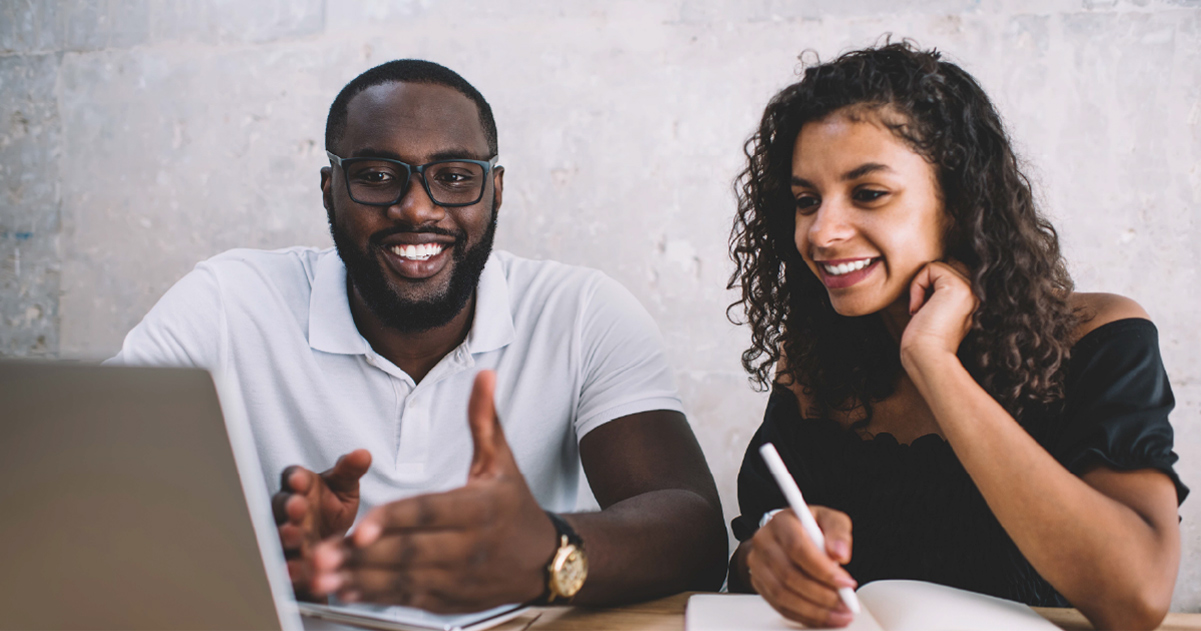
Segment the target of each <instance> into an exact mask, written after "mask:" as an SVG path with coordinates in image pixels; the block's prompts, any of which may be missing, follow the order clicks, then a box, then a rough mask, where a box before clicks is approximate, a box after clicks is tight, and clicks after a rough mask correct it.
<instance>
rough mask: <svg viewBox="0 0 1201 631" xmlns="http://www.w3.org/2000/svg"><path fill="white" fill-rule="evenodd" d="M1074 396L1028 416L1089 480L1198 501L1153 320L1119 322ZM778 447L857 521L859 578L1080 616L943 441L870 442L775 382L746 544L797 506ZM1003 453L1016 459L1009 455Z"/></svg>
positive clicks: (736, 526)
mask: <svg viewBox="0 0 1201 631" xmlns="http://www.w3.org/2000/svg"><path fill="white" fill-rule="evenodd" d="M1065 388H1066V390H1065V397H1064V400H1063V401H1062V402H1061V403H1060V404H1058V405H1056V406H1048V407H1045V408H1039V409H1035V410H1032V411H1030V412H1027V413H1025V414H1023V417H1022V419H1021V420H1020V422H1021V424H1022V426H1023V427H1024V428H1025V429H1026V431H1028V432H1029V433H1030V434H1031V436H1033V437H1034V439H1035V440H1037V441H1038V443H1039V444H1040V445H1042V446H1043V447H1044V448H1045V449H1046V450H1047V451H1048V452H1050V453H1051V455H1052V456H1054V457H1055V459H1056V460H1058V461H1059V462H1060V463H1061V464H1063V466H1064V467H1065V468H1067V469H1068V470H1069V471H1071V472H1072V473H1075V474H1077V475H1079V474H1080V473H1082V472H1083V471H1085V470H1086V469H1088V468H1089V467H1090V466H1093V465H1096V464H1100V465H1104V466H1107V467H1112V468H1114V469H1118V470H1134V469H1147V468H1151V469H1158V470H1160V471H1163V472H1164V473H1165V474H1167V475H1168V477H1170V478H1171V479H1172V482H1173V483H1174V484H1175V485H1176V497H1177V501H1178V502H1183V501H1184V498H1185V497H1186V496H1187V495H1188V488H1187V487H1185V486H1184V484H1182V483H1181V481H1180V478H1179V477H1178V476H1177V475H1176V472H1175V471H1174V470H1173V468H1172V465H1173V463H1175V462H1176V459H1177V456H1176V454H1175V453H1173V452H1172V426H1171V425H1170V424H1169V423H1168V412H1170V411H1171V410H1172V407H1173V405H1174V400H1173V397H1172V390H1171V387H1170V386H1169V384H1168V377H1167V373H1166V372H1165V371H1164V368H1163V361H1162V360H1161V358H1160V354H1159V342H1158V333H1157V330H1156V328H1155V325H1154V324H1152V323H1151V322H1150V321H1149V320H1143V319H1127V320H1118V321H1115V322H1110V323H1108V324H1105V325H1102V326H1100V327H1098V328H1097V329H1095V330H1093V331H1092V332H1090V333H1089V334H1087V335H1085V336H1084V337H1083V338H1081V339H1080V340H1079V341H1078V342H1077V343H1076V345H1075V346H1074V347H1073V349H1072V356H1071V361H1070V364H1069V366H1068V373H1067V381H1066V384H1065ZM764 442H771V443H773V444H774V445H775V446H776V448H777V449H778V450H779V452H780V456H781V457H782V458H783V459H784V462H785V464H787V465H788V469H789V471H790V472H791V473H792V475H793V477H794V478H796V481H797V484H798V486H800V488H801V491H802V492H803V493H804V494H805V498H806V500H807V501H808V502H809V503H810V504H813V505H821V506H829V507H831V508H835V509H838V510H840V511H843V512H845V513H847V514H848V515H849V516H850V517H851V520H852V523H853V524H854V544H853V549H852V558H851V562H850V563H849V564H847V566H846V569H847V571H848V572H850V574H851V576H853V577H855V580H857V581H858V582H859V583H860V584H864V583H868V582H871V581H874V580H880V579H893V578H907V579H916V580H923V581H930V582H934V583H940V584H943V585H950V586H953V587H959V588H962V589H967V590H971V591H975V592H980V593H984V594H990V595H993V596H999V597H1001V598H1008V599H1010V600H1017V601H1021V602H1024V603H1027V604H1029V605H1035V606H1061V607H1062V606H1069V604H1068V602H1067V601H1066V600H1065V599H1064V598H1063V596H1061V595H1060V594H1059V593H1058V592H1057V591H1055V588H1053V587H1051V585H1050V584H1049V583H1048V582H1047V581H1046V580H1045V579H1043V577H1042V576H1040V575H1039V574H1038V572H1036V571H1035V570H1034V568H1033V567H1031V565H1030V563H1029V562H1028V561H1026V559H1025V557H1023V556H1022V553H1021V552H1020V551H1019V550H1018V548H1017V546H1016V545H1015V544H1014V543H1013V540H1012V539H1010V538H1009V535H1008V534H1006V532H1005V530H1004V528H1002V527H1001V524H1000V523H999V522H998V521H997V519H996V518H995V517H994V516H993V514H992V511H991V510H989V508H988V505H987V504H986V503H985V502H984V497H983V496H982V495H981V494H980V491H979V490H978V489H977V488H976V485H975V484H974V483H973V482H972V479H971V477H970V476H969V475H968V474H967V472H966V471H965V470H964V468H963V465H961V464H960V463H959V460H958V459H957V458H956V457H955V453H954V452H953V451H952V450H951V447H950V445H949V444H948V443H947V442H946V441H944V440H943V439H942V438H940V437H938V436H937V435H934V434H930V435H927V436H922V437H920V438H917V439H916V440H914V441H913V442H911V443H910V444H908V445H901V444H899V443H897V441H896V439H895V438H894V437H893V436H892V435H891V434H883V433H882V434H877V435H875V436H874V437H873V438H871V439H863V438H861V437H860V436H859V435H858V434H856V433H854V432H853V431H850V430H846V429H844V428H843V427H842V426H840V425H839V424H838V423H836V422H835V421H833V420H829V419H822V418H818V419H808V418H804V417H803V416H802V415H801V412H800V410H799V407H798V403H797V400H796V397H795V396H794V395H793V394H792V392H791V391H790V390H788V389H787V388H785V387H782V386H776V387H775V388H774V389H773V390H772V393H771V398H770V399H769V400H768V403H767V411H766V414H765V416H764V419H763V424H762V425H761V426H760V427H759V430H758V431H757V432H755V435H754V437H753V438H752V439H751V443H750V446H749V447H748V448H747V452H746V456H745V457H744V458H743V461H742V469H741V470H740V472H739V474H738V503H739V508H740V509H741V513H742V514H741V515H740V516H739V517H738V518H736V519H735V520H734V521H733V524H732V525H733V530H734V535H735V536H736V537H737V538H738V539H739V540H740V541H745V540H746V539H749V538H750V537H751V536H752V535H754V533H755V530H756V529H758V525H759V519H760V517H762V515H763V514H764V513H765V512H767V511H769V510H772V509H775V508H781V507H783V506H786V504H787V503H786V502H785V500H784V497H783V496H782V495H781V493H780V491H779V489H778V488H777V487H776V483H775V481H774V480H773V479H772V477H771V474H770V472H768V470H767V467H766V465H764V463H763V460H762V458H760V456H759V446H760V445H762V444H763V443H764ZM996 457H998V458H1003V457H1005V455H1004V454H1002V453H998V454H996Z"/></svg>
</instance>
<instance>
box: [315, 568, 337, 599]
mask: <svg viewBox="0 0 1201 631" xmlns="http://www.w3.org/2000/svg"><path fill="white" fill-rule="evenodd" d="M341 586H342V577H341V576H338V575H337V574H335V573H333V572H322V573H321V574H318V575H317V576H316V577H315V578H313V591H315V592H317V593H318V594H331V593H333V592H335V591H337V590H338V588H339V587H341Z"/></svg>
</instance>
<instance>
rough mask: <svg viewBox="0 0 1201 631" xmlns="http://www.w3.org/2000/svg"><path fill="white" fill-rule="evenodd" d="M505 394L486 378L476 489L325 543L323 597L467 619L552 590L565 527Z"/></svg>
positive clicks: (320, 564)
mask: <svg viewBox="0 0 1201 631" xmlns="http://www.w3.org/2000/svg"><path fill="white" fill-rule="evenodd" d="M495 388H496V373H494V372H492V371H481V372H480V373H479V374H478V375H477V376H476V379H475V385H474V387H473V389H472V392H471V400H470V402H469V404H468V408H467V417H468V419H467V420H468V424H469V425H470V427H471V435H472V439H473V441H474V454H473V455H472V459H471V468H470V470H469V473H468V477H467V483H466V485H464V486H463V487H461V488H458V489H454V490H452V491H448V492H445V493H434V494H429V495H421V496H417V497H412V498H408V499H404V500H400V501H397V502H393V503H390V504H386V505H384V506H380V507H378V508H375V509H373V510H372V511H371V512H370V513H368V514H367V516H366V517H364V518H363V521H362V522H361V523H360V524H359V526H358V527H357V528H356V529H355V532H354V533H353V534H352V536H350V537H349V538H347V539H345V540H341V541H339V540H325V541H323V542H321V543H320V544H319V545H318V546H317V547H316V549H315V550H314V555H313V566H314V568H315V575H314V577H313V581H312V589H313V593H314V594H316V595H319V596H320V595H326V594H336V595H337V596H338V597H339V598H341V599H343V600H346V601H366V602H373V603H381V604H384V603H386V604H399V605H407V606H410V607H420V608H422V609H426V610H429V611H436V612H464V611H479V610H483V609H487V608H490V607H495V606H498V605H502V604H505V603H513V602H526V601H530V600H533V599H534V598H537V597H538V596H540V595H541V594H542V593H543V591H544V588H545V576H544V569H545V567H546V563H547V562H548V561H549V560H550V557H551V555H552V554H553V553H554V551H555V528H554V525H553V524H551V521H550V519H549V518H548V517H547V516H546V514H545V513H544V512H543V511H542V508H541V507H539V505H538V502H537V500H535V499H534V496H533V494H532V493H531V492H530V489H529V486H528V485H527V484H526V481H525V478H524V477H523V476H522V475H521V471H520V470H519V469H518V468H517V461H516V460H515V459H514V457H513V452H512V450H511V449H510V448H509V444H508V442H507V441H506V440H505V436H504V432H503V430H502V429H501V425H500V421H499V419H498V418H497V415H496V406H495V403H494V401H493V392H494V390H495Z"/></svg>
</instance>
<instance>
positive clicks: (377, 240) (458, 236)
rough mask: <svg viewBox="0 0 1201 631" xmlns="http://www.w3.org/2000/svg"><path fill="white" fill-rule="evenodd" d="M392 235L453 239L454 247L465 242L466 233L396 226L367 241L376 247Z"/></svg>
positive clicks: (372, 236)
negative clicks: (431, 236)
mask: <svg viewBox="0 0 1201 631" xmlns="http://www.w3.org/2000/svg"><path fill="white" fill-rule="evenodd" d="M394 234H436V235H441V236H444V237H454V239H455V241H456V244H455V245H458V243H459V242H462V241H465V240H467V233H466V232H464V231H462V230H447V229H446V228H439V227H437V226H427V227H424V228H409V227H406V226H396V227H394V228H387V229H385V230H380V231H379V232H377V233H375V234H373V235H371V238H370V239H369V240H368V241H369V242H370V243H371V245H373V246H376V247H378V246H380V245H382V244H383V242H384V239H387V238H388V237H390V236H392V235H394Z"/></svg>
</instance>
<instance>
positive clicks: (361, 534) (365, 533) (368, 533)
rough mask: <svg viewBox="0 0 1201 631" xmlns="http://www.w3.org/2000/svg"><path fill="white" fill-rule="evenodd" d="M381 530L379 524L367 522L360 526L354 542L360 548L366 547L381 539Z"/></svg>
mask: <svg viewBox="0 0 1201 631" xmlns="http://www.w3.org/2000/svg"><path fill="white" fill-rule="evenodd" d="M380 531H381V528H380V527H379V524H377V523H375V522H373V521H365V522H363V523H361V524H359V528H358V530H356V531H355V533H354V542H355V543H356V544H358V545H360V546H365V545H368V544H371V543H373V542H374V541H375V540H376V539H379V535H380Z"/></svg>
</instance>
